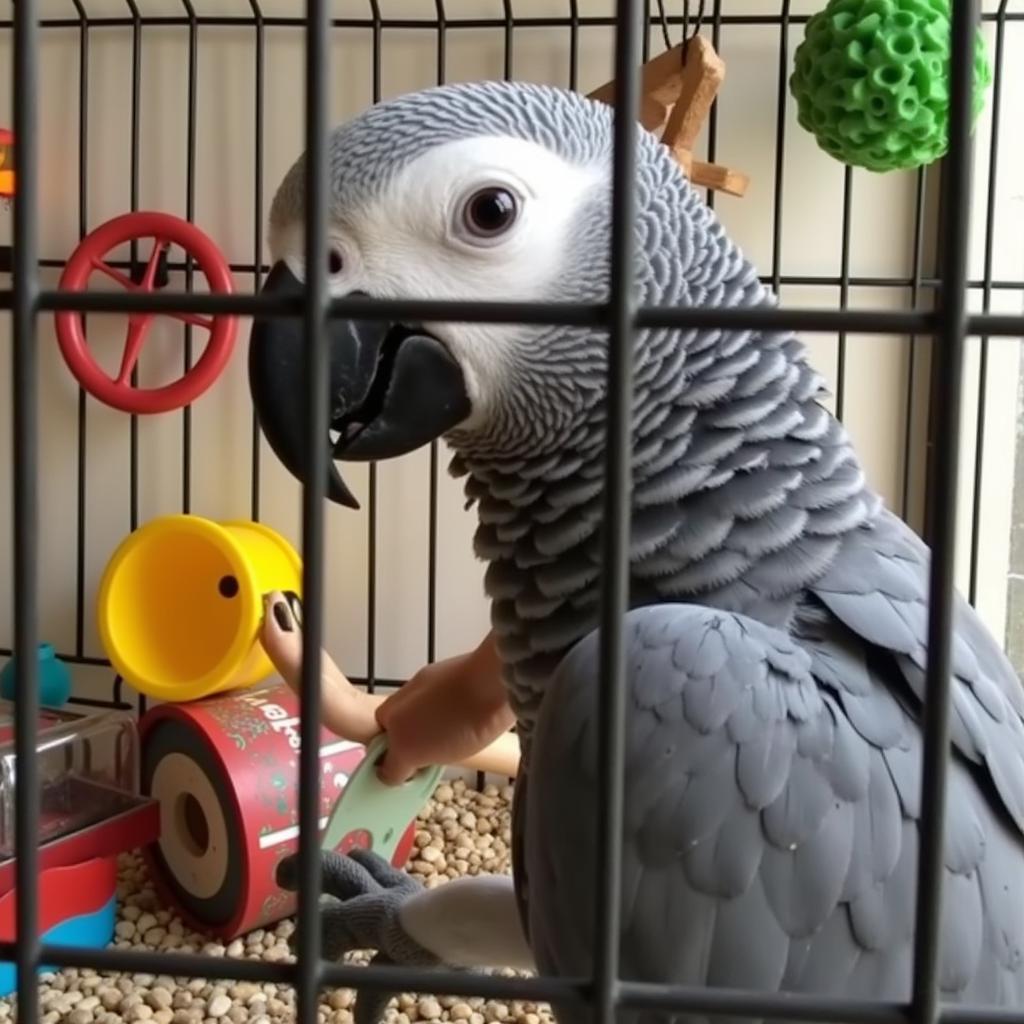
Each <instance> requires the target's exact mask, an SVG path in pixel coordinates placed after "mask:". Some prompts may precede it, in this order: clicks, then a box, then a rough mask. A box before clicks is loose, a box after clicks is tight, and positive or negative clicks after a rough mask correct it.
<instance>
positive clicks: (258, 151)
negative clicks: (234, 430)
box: [249, 0, 266, 522]
mask: <svg viewBox="0 0 1024 1024" xmlns="http://www.w3.org/2000/svg"><path fill="white" fill-rule="evenodd" d="M249 9H250V10H251V11H252V16H253V22H254V25H255V28H256V68H255V78H256V81H255V90H254V93H255V95H254V97H253V99H254V112H255V117H256V124H255V125H254V128H255V131H254V133H253V135H254V141H253V148H254V150H255V152H254V154H253V189H252V190H253V239H252V248H253V254H252V264H253V268H254V269H253V290H254V291H256V292H259V290H260V288H261V286H262V284H263V110H264V93H265V83H266V73H265V58H266V33H265V31H264V25H263V10H262V8H261V7H260V5H259V3H258V0H249ZM260 438H261V434H260V424H259V420H258V419H257V417H256V410H255V409H253V412H252V470H251V479H252V491H251V493H250V495H249V505H250V508H251V510H252V519H253V522H259V518H260Z"/></svg>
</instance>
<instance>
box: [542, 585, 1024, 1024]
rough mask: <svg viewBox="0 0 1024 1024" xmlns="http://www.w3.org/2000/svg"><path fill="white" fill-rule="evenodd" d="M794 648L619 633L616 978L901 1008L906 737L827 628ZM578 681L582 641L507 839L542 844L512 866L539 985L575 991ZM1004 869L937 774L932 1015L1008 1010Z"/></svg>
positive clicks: (821, 618)
mask: <svg viewBox="0 0 1024 1024" xmlns="http://www.w3.org/2000/svg"><path fill="white" fill-rule="evenodd" d="M806 634H807V635H806V636H805V637H800V638H799V639H797V638H793V637H789V636H787V635H785V634H784V633H782V632H780V631H778V630H775V629H772V628H771V627H767V626H764V625H763V624H761V623H759V622H757V621H756V620H753V619H749V618H747V617H745V616H742V615H735V614H731V613H722V612H720V611H717V610H713V609H708V608H700V607H694V606H686V605H661V606H659V607H647V608H642V609H637V610H635V611H633V612H631V613H630V614H629V616H628V623H627V633H626V651H627V659H628V665H627V679H628V706H629V717H628V723H629V724H628V731H627V749H626V764H625V771H626V785H627V790H626V821H625V830H624V843H625V845H624V874H623V896H622V912H623V933H622V970H623V974H624V976H625V977H627V978H630V979H635V980H650V981H658V982H668V983H675V984H681V985H712V986H728V987H738V988H747V989H755V990H762V991H777V990H786V991H792V992H804V993H817V994H824V993H830V994H833V995H837V994H847V995H851V996H860V997H865V998H879V999H892V1000H899V999H906V998H909V994H910V990H909V985H910V975H911V960H912V950H913V943H912V935H913V926H914V900H915V892H916V889H915V884H916V883H915V874H916V870H917V856H918V842H919V831H918V828H919V817H920V797H919V787H920V781H921V779H920V758H921V747H922V744H921V734H920V729H919V726H918V723H917V721H915V716H914V714H913V713H912V710H911V709H910V708H909V707H908V706H907V704H906V702H905V701H904V700H901V699H899V698H897V697H895V696H894V695H893V689H894V680H893V678H892V674H893V673H895V672H896V671H897V670H896V667H895V664H894V662H893V661H892V660H888V661H883V662H881V663H880V665H875V664H872V663H871V659H870V658H869V656H868V655H867V654H866V652H865V648H864V645H863V642H862V641H859V640H858V639H857V638H856V637H855V636H854V635H853V634H852V633H850V632H849V631H848V630H847V629H846V628H845V627H844V626H842V625H841V624H839V623H837V622H836V621H835V620H833V619H830V618H829V617H828V616H827V615H821V614H815V613H812V614H810V615H809V616H808V625H807V629H806ZM982 657H984V655H982ZM596 665H597V641H596V635H593V634H592V635H591V636H589V637H588V638H586V639H585V640H583V641H582V642H581V643H580V644H578V645H577V646H576V647H575V648H574V649H573V650H572V652H571V653H570V654H569V655H568V656H567V657H566V659H565V660H564V661H563V663H562V664H561V666H560V667H559V668H558V670H557V671H556V673H555V676H554V679H553V680H552V685H551V687H550V689H549V691H548V694H547V696H546V698H545V702H544V705H543V707H542V712H541V715H540V718H539V719H538V721H537V725H536V730H535V735H534V745H533V761H532V763H531V776H532V778H534V779H537V780H542V781H541V782H538V783H534V785H533V792H532V793H531V799H529V801H528V802H527V806H526V809H525V812H524V813H525V821H524V827H525V830H526V832H527V834H530V833H534V834H546V835H552V834H554V831H555V830H557V834H558V835H559V837H560V839H559V842H557V843H545V844H540V843H531V844H528V845H527V847H526V849H525V851H524V857H525V867H526V874H527V877H528V878H529V884H530V900H529V927H530V934H531V939H532V941H533V943H534V948H535V952H536V955H537V956H538V962H539V963H540V966H541V969H542V970H544V971H554V972H556V973H559V974H568V975H573V976H580V975H585V974H586V973H587V972H588V971H589V970H590V956H591V936H592V934H593V933H592V928H593V927H594V922H593V918H592V909H591V908H592V902H593V893H594V891H595V888H594V887H595V878H594V875H593V864H594V860H593V858H592V857H589V856H586V857H580V856H578V855H577V853H576V851H577V850H578V849H579V847H580V846H581V845H584V844H591V843H592V842H593V828H594V826H595V818H594V816H593V812H592V808H591V806H590V805H589V804H588V805H586V806H584V805H583V803H582V797H581V794H587V795H588V796H589V797H590V798H592V797H593V795H594V793H595V792H596V790H597V786H598V775H597V742H598V741H597V737H598V720H599V718H598V711H597V703H596V693H595V687H594V684H593V680H594V678H595V677H596ZM884 673H888V675H886V674H884ZM847 680H849V682H848V683H847V682H846V681H847ZM837 684H838V685H837ZM898 689H899V687H898V686H897V687H896V690H897V691H898ZM907 699H908V700H909V701H913V696H912V695H909V691H908V698H907ZM847 705H851V706H856V707H857V708H858V710H857V711H854V712H853V714H852V715H851V714H849V713H848V712H847ZM1013 714H1014V715H1016V712H1013ZM858 721H864V722H866V723H868V727H867V728H865V729H863V730H862V729H860V728H858ZM1020 856H1021V855H1020V839H1019V836H1018V835H1017V833H1016V831H1015V829H1014V827H1013V824H1012V822H1011V821H1010V819H1009V818H1008V817H1007V816H1006V815H1003V814H1001V813H1000V810H999V808H998V807H997V806H995V805H992V804H989V803H987V802H986V801H984V800H979V799H978V797H977V790H976V788H975V782H974V779H973V778H972V770H971V768H970V767H969V765H968V764H967V762H966V761H965V760H964V759H962V758H958V759H956V760H955V761H954V763H953V765H952V767H951V775H950V787H949V811H948V820H947V828H946V854H945V866H946V872H945V879H944V884H945V904H944V927H943V930H942V934H943V942H944V946H943V950H942V955H941V959H940V984H941V987H942V994H943V997H944V998H945V999H951V1000H962V1001H966V1002H978V1003H982V1004H985V1003H989V1004H991V1003H1009V1004H1019V1002H1020V1001H1021V1000H1022V999H1024V972H1022V971H1021V953H1022V950H1024V917H1022V915H1021V911H1020V908H1021V906H1022V898H1024V876H1022V874H1021V872H1020V871H1019V868H1018V865H1019V862H1020ZM560 1010H561V1013H562V1019H563V1020H566V1021H575V1020H582V1018H581V1017H579V1016H577V1015H576V1014H575V1013H574V1011H573V1010H572V1008H570V1007H562V1008H560ZM637 1019H644V1018H642V1017H638V1018H637ZM649 1019H651V1020H656V1019H657V1020H663V1019H669V1018H668V1017H664V1018H662V1017H656V1016H651V1017H650V1018H649ZM674 1019H675V1020H677V1021H685V1022H687V1024H696V1022H701V1024H704V1022H705V1020H706V1018H704V1017H702V1016H699V1015H698V1016H692V1017H691V1016H679V1017H676V1018H674Z"/></svg>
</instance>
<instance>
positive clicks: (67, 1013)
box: [0, 779, 553, 1024]
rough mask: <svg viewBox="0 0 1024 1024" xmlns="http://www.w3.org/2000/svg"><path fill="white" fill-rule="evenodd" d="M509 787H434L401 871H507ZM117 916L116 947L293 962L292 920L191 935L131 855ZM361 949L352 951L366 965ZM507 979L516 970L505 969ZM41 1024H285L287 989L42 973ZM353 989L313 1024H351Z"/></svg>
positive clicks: (402, 1002)
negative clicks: (225, 935)
mask: <svg viewBox="0 0 1024 1024" xmlns="http://www.w3.org/2000/svg"><path fill="white" fill-rule="evenodd" d="M511 797H512V790H511V787H504V788H499V787H496V786H487V787H486V788H484V789H483V791H478V790H476V789H475V788H474V787H472V786H467V785H466V783H465V782H464V781H463V780H461V779H456V780H454V781H452V782H441V784H440V785H439V786H438V787H437V789H436V790H435V791H434V795H433V797H432V799H430V800H429V801H428V802H427V805H426V806H425V807H424V808H423V811H422V812H421V813H420V815H419V818H418V821H417V831H416V848H415V850H414V852H413V855H412V857H411V858H410V861H409V864H408V865H407V870H408V871H409V872H410V873H411V874H413V875H415V876H416V877H418V878H419V879H421V880H422V881H423V883H424V884H425V885H427V886H429V887H431V888H433V887H434V886H437V885H443V884H444V883H445V882H446V881H448V880H449V879H452V878H457V877H459V876H461V875H476V874H481V873H487V874H491V873H494V874H501V873H508V872H509V871H510V870H511V869H510V865H509V828H510V818H511V813H510V812H511ZM117 895H118V919H117V925H116V928H115V931H116V935H115V938H114V942H113V946H115V947H117V948H122V949H161V950H168V951H180V952H190V953H199V952H202V953H207V954H210V955H212V956H221V957H223V956H229V957H244V958H246V959H261V960H270V961H291V960H292V959H293V957H292V954H291V951H290V950H289V948H288V936H289V935H291V933H292V931H293V930H294V927H295V922H294V919H288V920H285V921H281V922H280V923H279V924H277V925H276V926H273V927H270V928H266V929H263V928H259V929H257V930H255V931H253V932H250V933H249V934H248V935H245V936H242V937H241V938H238V939H235V941H234V942H231V943H229V944H228V945H227V946H226V947H225V946H224V945H223V944H221V943H219V942H211V941H210V939H209V937H208V936H204V935H201V934H197V933H196V932H193V931H191V930H190V929H189V928H188V926H186V925H185V924H183V923H182V921H181V920H180V918H178V917H177V915H175V914H174V913H173V912H171V911H170V910H168V909H166V908H165V907H164V906H163V905H162V904H161V903H160V901H159V900H158V898H157V896H156V894H155V892H154V891H153V887H152V883H151V881H150V878H149V874H148V871H147V869H146V867H145V864H144V863H143V860H142V858H141V857H140V856H139V855H138V854H137V853H132V854H128V855H125V856H124V857H122V858H121V863H120V874H119V879H118V893H117ZM368 958H369V954H368V953H366V952H360V953H354V954H352V955H351V957H350V958H349V959H350V961H351V962H354V963H365V962H366V960H367V959H368ZM505 973H508V974H512V973H513V972H511V971H508V972H505ZM39 995H40V1009H41V1024H284V1022H289V1024H291V1022H292V1021H294V1020H295V994H294V991H293V989H292V988H291V986H289V985H275V984H264V985H260V984H257V983H255V982H245V981H243V982H234V981H230V980H226V981H221V982H216V981H207V980H205V979H201V978H196V979H189V978H170V977H162V976H154V975H152V974H124V973H120V972H116V973H115V972H97V971H92V970H76V969H68V970H62V971H58V972H56V973H45V974H42V975H40V985H39ZM354 1001H355V993H354V992H353V991H352V990H350V989H326V990H325V991H324V992H323V994H322V995H321V998H320V1004H319V1010H318V1024H349V1022H351V1021H352V1007H353V1004H354ZM14 1004H15V999H14V997H13V996H12V997H10V998H7V999H0V1024H7V1022H8V1021H10V1020H12V1019H13V1018H14V1017H15V1016H16V1012H15V1006H14ZM386 1020H387V1021H388V1022H390V1024H416V1022H418V1021H424V1022H430V1024H435V1022H437V1021H465V1022H467V1024H491V1022H499V1024H545V1022H550V1021H552V1020H553V1018H552V1016H551V1012H550V1009H549V1007H548V1006H547V1005H546V1004H543V1003H541V1004H534V1003H527V1002H513V1003H500V1002H495V1001H493V1000H484V999H463V998H458V997H449V996H432V995H427V994H416V993H403V994H402V995H401V996H400V997H399V998H398V1000H396V1001H393V1002H392V1003H391V1005H390V1007H389V1008H388V1010H387V1012H386Z"/></svg>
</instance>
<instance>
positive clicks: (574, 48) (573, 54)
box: [569, 0, 580, 89]
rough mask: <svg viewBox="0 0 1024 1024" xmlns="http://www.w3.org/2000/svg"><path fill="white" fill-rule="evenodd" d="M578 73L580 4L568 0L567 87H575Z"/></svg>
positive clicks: (576, 1)
mask: <svg viewBox="0 0 1024 1024" xmlns="http://www.w3.org/2000/svg"><path fill="white" fill-rule="evenodd" d="M579 73H580V5H579V0H569V88H570V89H576V88H577V85H576V83H577V82H578V81H579Z"/></svg>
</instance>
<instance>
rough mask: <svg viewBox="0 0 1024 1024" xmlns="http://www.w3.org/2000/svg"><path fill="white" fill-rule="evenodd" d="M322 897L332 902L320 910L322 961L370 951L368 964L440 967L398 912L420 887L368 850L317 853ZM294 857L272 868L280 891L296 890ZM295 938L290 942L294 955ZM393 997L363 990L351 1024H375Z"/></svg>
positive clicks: (409, 877)
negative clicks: (370, 957)
mask: <svg viewBox="0 0 1024 1024" xmlns="http://www.w3.org/2000/svg"><path fill="white" fill-rule="evenodd" d="M321 868H322V873H323V892H324V894H325V895H326V896H328V897H332V898H331V899H330V900H329V901H327V902H325V904H324V906H323V907H322V908H321V926H320V935H321V948H322V953H323V957H324V959H325V960H332V961H338V960H340V959H341V958H342V956H343V955H344V954H345V953H349V952H352V951H354V950H364V949H373V950H376V951H377V952H376V954H375V955H374V957H373V958H372V959H371V961H370V963H371V964H379V965H402V966H409V967H439V966H442V962H441V961H440V960H439V959H438V957H437V956H435V955H434V954H433V953H431V952H430V951H429V950H427V949H424V947H423V946H421V945H420V944H419V943H418V942H417V941H416V940H415V939H413V938H412V937H411V936H410V935H409V934H408V933H407V932H406V931H405V929H404V928H403V926H402V922H401V918H400V916H399V912H400V910H401V908H402V906H403V905H404V904H405V903H406V902H407V901H408V900H409V899H411V898H412V897H414V896H416V895H418V894H419V893H421V892H423V891H424V887H423V886H422V885H421V884H420V883H419V882H417V881H416V880H415V879H414V878H413V877H412V876H411V875H409V874H408V873H407V872H405V871H401V870H399V869H398V868H395V867H393V866H392V865H391V864H390V863H389V862H388V861H386V860H384V859H383V858H382V857H380V856H378V855H377V854H375V853H373V852H372V851H371V850H364V849H354V850H352V852H351V853H349V854H341V853H337V852H336V851H334V850H324V851H323V852H322V853H321ZM297 872H298V854H292V855H291V856H289V857H286V858H285V859H284V860H282V861H281V863H280V864H279V865H278V867H277V882H278V884H279V885H280V886H281V888H282V889H286V890H288V891H289V892H295V891H296V890H297V889H298V887H299V886H298V874H297ZM296 942H297V934H295V933H293V935H292V936H291V937H290V938H289V945H291V947H292V951H293V953H294V952H296V948H295V947H296ZM398 995H399V993H398V992H386V991H380V990H370V989H367V990H364V991H362V992H360V993H359V995H358V997H357V999H356V1006H355V1009H354V1011H353V1017H354V1020H355V1024H378V1022H379V1021H380V1020H381V1019H382V1017H383V1015H384V1011H385V1009H386V1008H387V1005H388V1003H389V1002H390V1001H391V999H393V998H395V997H397V996H398Z"/></svg>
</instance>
